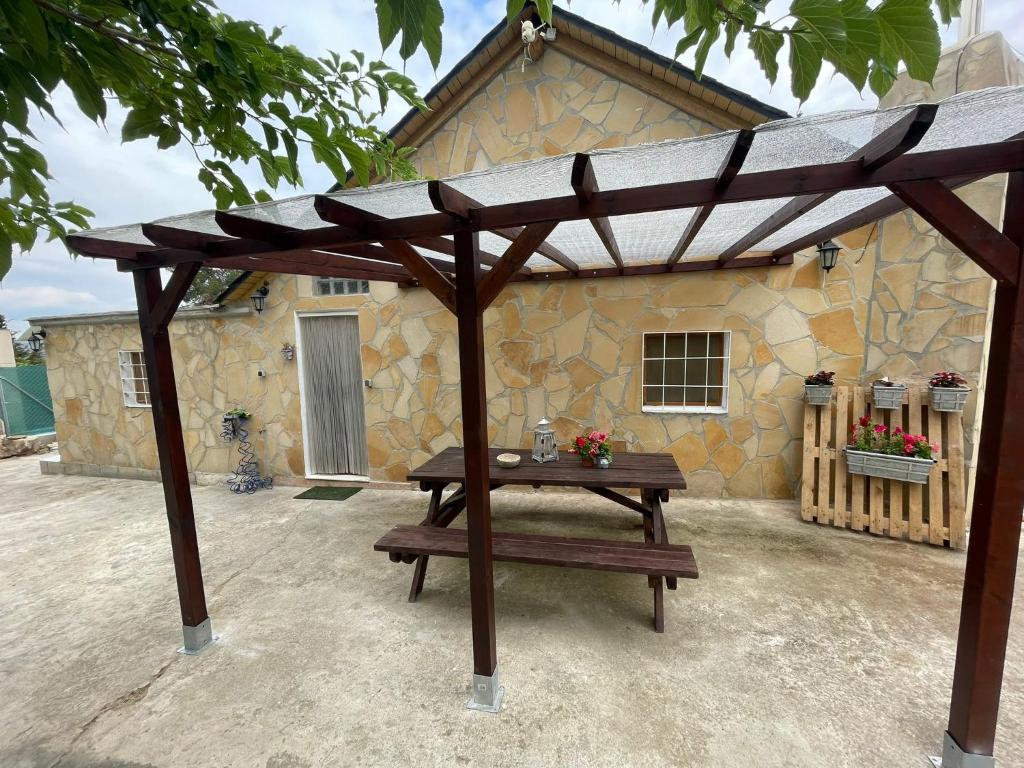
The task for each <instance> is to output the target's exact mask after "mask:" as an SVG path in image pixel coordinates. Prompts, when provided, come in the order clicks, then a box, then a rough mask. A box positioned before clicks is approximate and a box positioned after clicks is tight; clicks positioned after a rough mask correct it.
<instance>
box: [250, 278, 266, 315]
mask: <svg viewBox="0 0 1024 768" xmlns="http://www.w3.org/2000/svg"><path fill="white" fill-rule="evenodd" d="M268 293H270V286H269V285H268V284H267V283H264V284H263V285H261V286H260V287H259V288H257V289H256V293H254V294H253V295H252V296H250V297H249V300H250V301H251V302H252V308H253V309H255V310H256V314H257V315H259V314H262V312H263V303H264V301H266V299H267V294H268Z"/></svg>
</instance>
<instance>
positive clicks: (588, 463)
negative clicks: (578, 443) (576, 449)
mask: <svg viewBox="0 0 1024 768" xmlns="http://www.w3.org/2000/svg"><path fill="white" fill-rule="evenodd" d="M580 465H581V466H584V467H590V468H591V469H593V468H594V459H593V458H591V457H590V456H580Z"/></svg>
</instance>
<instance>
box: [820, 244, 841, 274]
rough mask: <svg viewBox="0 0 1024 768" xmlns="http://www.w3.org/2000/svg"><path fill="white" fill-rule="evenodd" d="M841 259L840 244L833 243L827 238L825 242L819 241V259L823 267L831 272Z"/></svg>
mask: <svg viewBox="0 0 1024 768" xmlns="http://www.w3.org/2000/svg"><path fill="white" fill-rule="evenodd" d="M838 260H839V246H838V245H836V244H835V243H833V242H832V241H831V240H826V241H825V242H824V243H818V261H819V262H820V263H821V268H822V269H824V270H825V272H831V271H832V267H834V266H835V265H836V262H837V261H838Z"/></svg>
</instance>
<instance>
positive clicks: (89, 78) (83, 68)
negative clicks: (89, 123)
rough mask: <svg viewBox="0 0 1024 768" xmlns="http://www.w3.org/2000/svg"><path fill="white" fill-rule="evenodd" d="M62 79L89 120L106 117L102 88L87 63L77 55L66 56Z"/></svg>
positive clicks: (98, 119)
mask: <svg viewBox="0 0 1024 768" xmlns="http://www.w3.org/2000/svg"><path fill="white" fill-rule="evenodd" d="M66 65H67V66H66V69H65V72H64V80H65V82H66V83H67V84H68V88H70V89H71V93H72V94H73V95H74V97H75V103H76V104H78V108H79V109H80V110H82V113H83V114H84V115H85V116H86V117H88V118H89V119H90V120H95V121H101V120H104V119H106V117H107V102H106V99H104V98H103V89H102V88H100V84H99V83H97V82H96V78H95V77H93V74H92V71H91V70H90V68H89V65H88V64H87V63H85V62H83V61H82V60H81V59H79V58H78V57H77V56H71V55H68V56H67V57H66Z"/></svg>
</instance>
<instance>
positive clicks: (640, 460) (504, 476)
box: [409, 448, 686, 490]
mask: <svg viewBox="0 0 1024 768" xmlns="http://www.w3.org/2000/svg"><path fill="white" fill-rule="evenodd" d="M499 453H515V454H518V455H519V456H521V457H522V460H521V461H520V462H519V466H518V467H513V468H511V469H507V468H505V467H499V466H498V462H497V460H496V457H497V455H498V454H499ZM531 453H532V451H529V450H522V449H518V448H508V449H506V448H491V449H490V457H491V460H490V476H491V482H492V483H501V484H502V485H561V486H573V487H578V488H656V489H675V490H685V489H686V480H685V479H684V478H683V473H682V472H681V471H680V470H679V465H678V464H676V460H675V457H673V456H672V454H671V453H616V454H615V456H614V457H613V459H612V465H611V466H610V467H609V468H608V469H598V468H597V467H584V466H582V465H581V464H580V458H579V456H575V455H572V454H566V453H565V452H564V451H559V458H558V461H550V462H546V463H544V464H541V463H539V462H536V461H534V460H533V459H532V458H531ZM409 479H410V480H413V481H419V482H430V483H437V482H447V483H461V482H463V481H464V480H465V466H464V463H463V452H462V449H461V448H445V449H444V450H443V451H441V453H439V454H437V456H434V457H433V458H432V459H430V460H429V461H427V462H426V463H425V464H423V465H422V466H419V467H417V468H416V469H414V470H413V471H412V472H411V473H410V474H409Z"/></svg>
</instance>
